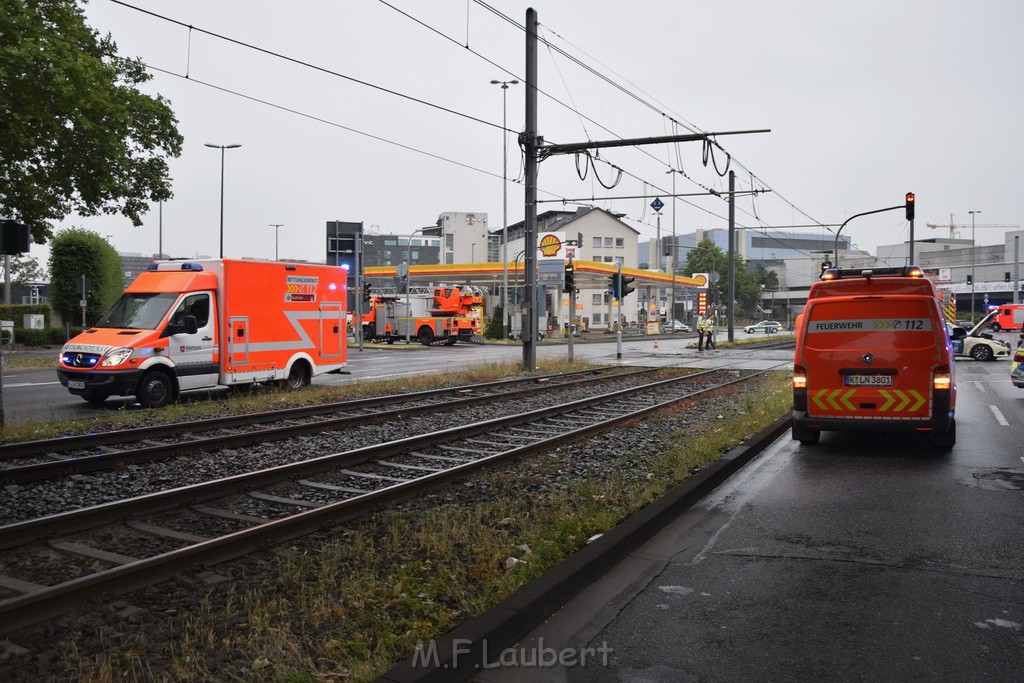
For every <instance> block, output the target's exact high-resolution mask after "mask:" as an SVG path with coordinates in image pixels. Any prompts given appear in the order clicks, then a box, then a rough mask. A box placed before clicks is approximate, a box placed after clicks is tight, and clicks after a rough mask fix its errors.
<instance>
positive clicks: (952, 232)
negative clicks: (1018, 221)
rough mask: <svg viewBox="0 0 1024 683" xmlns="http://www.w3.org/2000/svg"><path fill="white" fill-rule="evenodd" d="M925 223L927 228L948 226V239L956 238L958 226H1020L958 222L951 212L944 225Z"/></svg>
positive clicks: (972, 238)
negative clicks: (946, 223)
mask: <svg viewBox="0 0 1024 683" xmlns="http://www.w3.org/2000/svg"><path fill="white" fill-rule="evenodd" d="M925 225H927V226H928V227H929V228H949V239H955V238H956V231H957V229H958V228H971V229H974V228H1019V227H1020V226H1019V225H1008V224H1005V223H975V224H974V225H971V224H970V223H964V224H958V223H957V222H956V221H955V220H954V219H953V214H949V225H945V224H942V225H940V224H939V223H925ZM971 241H972V242H973V241H974V235H971Z"/></svg>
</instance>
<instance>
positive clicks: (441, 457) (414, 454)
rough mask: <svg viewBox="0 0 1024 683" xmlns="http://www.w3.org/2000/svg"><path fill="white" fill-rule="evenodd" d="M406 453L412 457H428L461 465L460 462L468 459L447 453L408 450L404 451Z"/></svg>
mask: <svg viewBox="0 0 1024 683" xmlns="http://www.w3.org/2000/svg"><path fill="white" fill-rule="evenodd" d="M406 455H410V456H412V457H414V458H429V459H430V460H441V461H444V462H451V463H455V464H457V465H461V464H462V463H464V462H466V460H468V458H451V457H448V456H447V455H429V454H427V453H419V452H417V451H409V452H408V453H406Z"/></svg>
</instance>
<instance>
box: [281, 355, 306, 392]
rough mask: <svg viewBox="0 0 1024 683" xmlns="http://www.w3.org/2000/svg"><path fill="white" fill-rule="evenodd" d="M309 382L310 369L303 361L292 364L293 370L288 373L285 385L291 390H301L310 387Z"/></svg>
mask: <svg viewBox="0 0 1024 683" xmlns="http://www.w3.org/2000/svg"><path fill="white" fill-rule="evenodd" d="M309 381H310V378H309V368H308V367H307V366H306V364H305V363H303V362H302V361H295V362H294V363H292V368H291V370H289V371H288V377H287V378H286V379H285V381H284V385H285V386H286V387H288V388H289V389H301V388H302V387H305V386H309Z"/></svg>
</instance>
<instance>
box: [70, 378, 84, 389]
mask: <svg viewBox="0 0 1024 683" xmlns="http://www.w3.org/2000/svg"><path fill="white" fill-rule="evenodd" d="M68 389H85V382H84V381H82V380H80V379H69V380H68Z"/></svg>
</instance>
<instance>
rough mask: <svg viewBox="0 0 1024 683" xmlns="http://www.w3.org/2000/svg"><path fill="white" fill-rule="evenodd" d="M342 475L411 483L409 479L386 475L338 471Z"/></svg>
mask: <svg viewBox="0 0 1024 683" xmlns="http://www.w3.org/2000/svg"><path fill="white" fill-rule="evenodd" d="M338 472H339V473H340V474H346V475H348V476H350V477H357V478H363V479H384V480H386V481H398V482H402V481H409V479H408V478H407V477H389V476H388V475H386V474H374V473H373V472H356V471H355V470H338Z"/></svg>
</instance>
